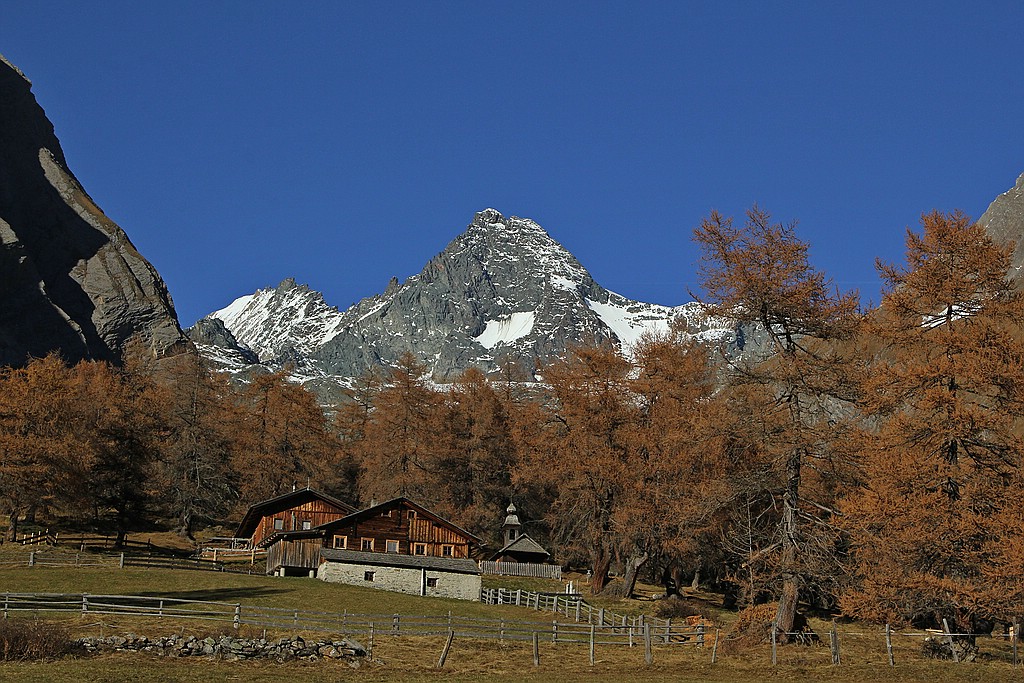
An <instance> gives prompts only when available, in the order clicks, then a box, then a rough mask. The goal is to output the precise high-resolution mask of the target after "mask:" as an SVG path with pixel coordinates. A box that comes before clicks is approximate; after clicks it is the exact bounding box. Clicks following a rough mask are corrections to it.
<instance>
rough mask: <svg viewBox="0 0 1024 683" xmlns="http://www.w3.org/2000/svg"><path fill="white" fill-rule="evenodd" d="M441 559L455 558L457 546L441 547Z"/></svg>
mask: <svg viewBox="0 0 1024 683" xmlns="http://www.w3.org/2000/svg"><path fill="white" fill-rule="evenodd" d="M441 557H455V546H453V545H443V546H441Z"/></svg>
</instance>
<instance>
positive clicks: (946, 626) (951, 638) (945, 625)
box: [942, 619, 960, 664]
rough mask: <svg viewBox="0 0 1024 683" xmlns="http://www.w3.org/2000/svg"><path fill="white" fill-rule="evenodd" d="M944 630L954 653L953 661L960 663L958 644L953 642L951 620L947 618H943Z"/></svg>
mask: <svg viewBox="0 0 1024 683" xmlns="http://www.w3.org/2000/svg"><path fill="white" fill-rule="evenodd" d="M942 631H943V632H944V633H945V635H946V643H948V644H949V651H950V652H952V653H953V661H954V662H956V663H957V664H959V663H960V655H959V654H957V651H956V646H955V645H954V644H953V634H952V633H951V632H950V630H949V622H948V621H946V620H945V619H943V620H942Z"/></svg>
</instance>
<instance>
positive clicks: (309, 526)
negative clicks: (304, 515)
mask: <svg viewBox="0 0 1024 683" xmlns="http://www.w3.org/2000/svg"><path fill="white" fill-rule="evenodd" d="M312 528H313V522H311V521H309V520H308V519H304V520H302V530H303V531H308V530H310V529H312Z"/></svg>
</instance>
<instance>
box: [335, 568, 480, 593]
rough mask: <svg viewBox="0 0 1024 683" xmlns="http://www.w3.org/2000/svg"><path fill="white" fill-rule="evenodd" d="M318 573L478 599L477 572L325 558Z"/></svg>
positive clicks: (337, 580) (352, 581) (361, 583)
mask: <svg viewBox="0 0 1024 683" xmlns="http://www.w3.org/2000/svg"><path fill="white" fill-rule="evenodd" d="M371 572H372V576H369V575H368V573H371ZM317 576H318V577H319V578H320V579H322V580H324V581H332V582H335V583H347V584H349V585H352V586H363V587H365V588H377V589H379V590H387V591H395V592H397V593H407V594H409V595H428V596H433V597H439V598H455V599H457V600H479V599H480V575H479V574H460V573H456V572H446V571H440V570H437V569H424V568H412V567H384V566H379V565H366V564H352V563H347V562H336V561H328V562H324V563H323V564H321V565H320V570H319V572H318V574H317ZM431 584H434V585H431Z"/></svg>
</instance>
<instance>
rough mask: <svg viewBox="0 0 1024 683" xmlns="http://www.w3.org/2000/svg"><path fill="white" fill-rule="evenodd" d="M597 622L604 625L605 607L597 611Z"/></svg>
mask: <svg viewBox="0 0 1024 683" xmlns="http://www.w3.org/2000/svg"><path fill="white" fill-rule="evenodd" d="M597 623H599V624H601V626H604V607H602V608H601V609H599V610H598V611H597Z"/></svg>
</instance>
